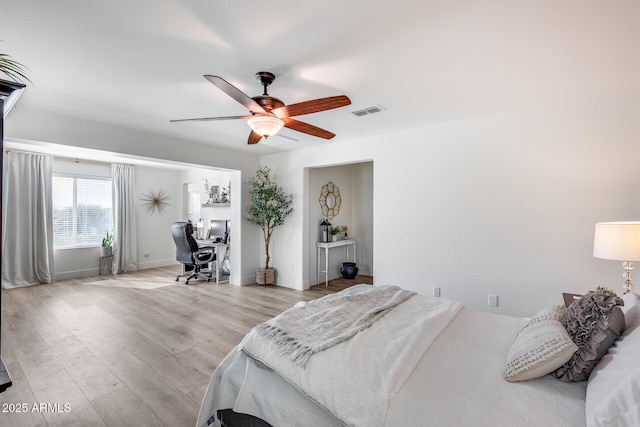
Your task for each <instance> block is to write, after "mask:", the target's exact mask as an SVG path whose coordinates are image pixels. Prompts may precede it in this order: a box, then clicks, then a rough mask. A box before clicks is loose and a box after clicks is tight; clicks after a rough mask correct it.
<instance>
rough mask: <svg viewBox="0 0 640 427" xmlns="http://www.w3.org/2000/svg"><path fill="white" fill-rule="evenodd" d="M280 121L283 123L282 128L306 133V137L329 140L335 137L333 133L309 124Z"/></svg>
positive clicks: (285, 118) (297, 121)
mask: <svg viewBox="0 0 640 427" xmlns="http://www.w3.org/2000/svg"><path fill="white" fill-rule="evenodd" d="M282 121H283V122H284V126H285V127H287V128H289V129H293V130H297V131H298V132H302V133H306V134H308V135H313V136H317V137H318V138H324V139H331V138H333V137H334V136H336V134H335V133H331V132H329V131H328V130H324V129H322V128H319V127H317V126H314V125H310V124H309V123H305V122H301V121H299V120H295V119H290V118H288V117H283V118H282Z"/></svg>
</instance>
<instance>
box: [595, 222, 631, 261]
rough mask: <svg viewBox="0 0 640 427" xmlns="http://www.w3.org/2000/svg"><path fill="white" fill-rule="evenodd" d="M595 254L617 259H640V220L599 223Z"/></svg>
mask: <svg viewBox="0 0 640 427" xmlns="http://www.w3.org/2000/svg"><path fill="white" fill-rule="evenodd" d="M593 256H594V257H596V258H604V259H612V260H617V261H640V221H619V222H599V223H597V224H596V232H595V237H594V239H593Z"/></svg>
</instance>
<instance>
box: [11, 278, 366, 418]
mask: <svg viewBox="0 0 640 427" xmlns="http://www.w3.org/2000/svg"><path fill="white" fill-rule="evenodd" d="M179 270H180V267H163V268H156V269H149V270H143V271H139V272H135V273H127V274H121V275H118V276H99V277H90V278H83V279H73V280H64V281H60V282H56V283H53V284H48V285H38V286H30V287H26V288H19V289H10V290H5V289H3V290H2V344H1V345H2V347H1V351H2V357H3V359H4V362H5V364H6V365H7V368H8V370H9V372H10V374H11V377H12V380H13V386H12V387H10V388H8V389H7V390H6V391H5V392H4V393H1V394H0V425H2V426H28V427H34V426H74V425H75V426H83V427H84V426H118V427H120V426H170V427H178V426H189V427H191V426H194V425H195V422H196V418H197V414H198V409H199V408H200V402H201V401H202V398H203V396H204V393H205V390H206V387H207V385H208V382H209V379H210V377H211V374H212V373H213V371H214V369H215V368H216V366H217V365H218V364H219V363H220V361H221V360H222V359H223V358H224V356H225V355H226V354H227V353H228V352H229V351H230V350H231V349H232V348H233V347H235V346H236V345H237V344H238V343H239V342H240V340H241V339H242V337H243V336H244V335H245V334H246V333H247V332H249V330H250V329H251V328H252V327H253V326H255V325H256V324H258V323H260V322H263V321H265V320H267V319H269V318H271V317H273V316H275V315H277V314H278V313H280V312H282V311H284V310H286V309H287V308H289V307H291V306H292V305H293V304H295V303H296V302H298V301H302V300H304V301H309V300H312V299H315V298H319V297H321V296H324V295H326V294H329V293H333V292H337V291H340V290H342V289H344V288H346V287H348V286H352V285H354V284H357V283H369V284H370V283H371V282H372V280H371V277H367V276H358V277H357V278H356V280H343V279H336V280H334V281H332V282H329V286H328V287H325V286H324V285H320V286H314V287H312V288H311V289H310V290H308V291H295V290H291V289H286V288H280V287H274V286H269V287H267V288H264V287H262V286H257V285H252V286H242V287H238V286H233V285H228V284H220V285H216V284H215V283H214V282H209V283H206V282H204V281H192V282H191V283H190V284H189V285H188V286H187V285H185V284H184V279H182V282H181V283H179V284H176V282H174V279H175V275H176V274H178V271H179ZM114 279H115V280H117V281H118V282H119V283H118V284H119V285H121V286H125V287H116V286H113V284H114V282H113V280H114ZM103 280H108V281H110V282H109V283H110V284H111V285H109V286H99V285H96V284H87V283H91V282H97V281H103ZM158 282H160V283H166V284H167V285H168V286H165V287H159V288H156V289H137V288H132V287H126V286H131V285H133V286H137V285H139V284H149V283H158ZM18 411H19V412H18Z"/></svg>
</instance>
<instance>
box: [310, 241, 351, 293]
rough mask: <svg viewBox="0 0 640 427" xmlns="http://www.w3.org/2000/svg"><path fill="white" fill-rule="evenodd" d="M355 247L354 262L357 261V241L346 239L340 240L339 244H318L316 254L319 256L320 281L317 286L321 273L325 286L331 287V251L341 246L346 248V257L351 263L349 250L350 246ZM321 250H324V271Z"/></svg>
mask: <svg viewBox="0 0 640 427" xmlns="http://www.w3.org/2000/svg"><path fill="white" fill-rule="evenodd" d="M351 245H353V261H354V262H355V260H356V239H345V240H338V241H337V242H317V243H316V252H317V254H318V262H317V266H318V279H317V282H316V283H317V284H320V273H324V285H325V286H329V249H331V248H338V247H340V246H344V251H345V255H346V257H347V261H349V248H348V246H351ZM320 249H324V270H320V252H321V251H320Z"/></svg>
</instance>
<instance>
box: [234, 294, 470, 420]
mask: <svg viewBox="0 0 640 427" xmlns="http://www.w3.org/2000/svg"><path fill="white" fill-rule="evenodd" d="M461 308H462V304H460V303H458V302H455V301H450V300H444V299H441V298H433V297H425V296H422V295H415V296H414V297H412V298H409V300H407V301H406V302H405V303H403V304H399V305H398V306H396V307H395V308H394V309H393V310H390V311H389V312H388V313H387V314H386V315H385V316H383V317H382V318H380V319H379V320H378V321H377V322H375V323H374V324H373V325H371V326H370V327H369V328H367V329H365V330H363V331H362V332H360V333H358V334H356V335H355V336H353V337H352V338H351V339H349V340H347V341H343V342H342V343H340V344H337V345H335V346H333V347H330V348H327V349H326V350H324V351H321V352H318V353H316V354H313V355H312V356H311V357H310V358H309V361H308V362H307V365H306V367H305V368H304V369H300V367H299V366H298V365H296V364H295V363H292V361H291V360H290V359H289V358H288V357H286V356H283V355H282V354H281V353H280V351H279V348H278V346H277V345H275V344H274V343H273V341H272V340H270V339H267V338H265V337H263V336H262V335H261V334H259V333H258V332H257V330H256V329H254V330H253V331H251V332H250V333H249V334H248V335H247V336H246V337H245V339H244V340H243V342H242V343H241V345H240V346H239V347H241V348H242V351H243V352H244V353H245V354H247V355H249V356H250V357H251V358H253V359H255V360H258V361H259V362H261V363H262V364H264V365H266V366H268V367H269V368H271V369H273V370H274V371H275V372H277V373H278V374H279V375H280V376H282V377H283V378H284V379H285V380H286V381H288V382H289V383H290V384H292V385H293V386H294V387H296V388H297V389H298V390H300V391H301V392H302V393H304V394H305V395H307V396H308V397H309V398H310V399H311V400H312V401H314V402H316V403H317V404H318V405H320V406H322V407H323V408H325V409H326V410H327V411H328V412H329V413H331V414H333V415H334V416H335V417H336V418H338V419H339V420H341V422H342V423H344V424H345V425H348V426H363V427H375V426H382V425H384V423H385V418H386V415H387V410H388V407H389V404H390V403H391V401H392V400H393V397H394V396H395V395H396V393H397V391H398V390H399V389H400V387H402V385H403V384H404V383H405V381H406V380H407V378H409V375H410V374H411V372H413V370H414V369H415V367H416V365H417V364H418V361H419V360H420V359H421V358H422V356H423V355H424V353H425V351H427V349H428V348H429V346H430V345H431V343H432V342H433V341H434V340H435V339H436V338H437V337H438V335H440V333H441V332H442V331H443V330H444V329H445V328H446V326H447V325H448V324H449V322H451V320H452V319H453V318H454V317H455V316H456V314H457V313H458V312H459V311H460V309H461ZM242 393H243V390H241V393H240V394H242ZM240 400H242V401H243V402H246V401H247V400H243V399H239V400H238V401H237V402H236V408H235V410H236V411H238V412H244V413H253V412H252V411H253V409H255V408H251V407H241V406H239V405H238V403H239V401H240ZM258 413H259V412H258ZM267 421H268V420H267Z"/></svg>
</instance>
